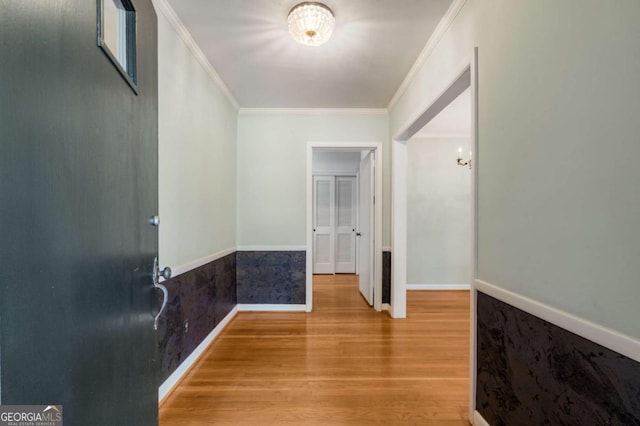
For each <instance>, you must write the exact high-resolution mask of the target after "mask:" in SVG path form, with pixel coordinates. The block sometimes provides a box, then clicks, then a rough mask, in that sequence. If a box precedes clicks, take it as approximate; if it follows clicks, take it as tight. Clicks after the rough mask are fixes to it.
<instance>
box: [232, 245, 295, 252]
mask: <svg viewBox="0 0 640 426" xmlns="http://www.w3.org/2000/svg"><path fill="white" fill-rule="evenodd" d="M306 250H307V246H302V245H300V246H238V251H306Z"/></svg>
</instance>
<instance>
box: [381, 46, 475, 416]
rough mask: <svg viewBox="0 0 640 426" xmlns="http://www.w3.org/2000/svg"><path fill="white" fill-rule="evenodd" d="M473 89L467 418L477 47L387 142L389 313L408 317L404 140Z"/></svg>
mask: <svg viewBox="0 0 640 426" xmlns="http://www.w3.org/2000/svg"><path fill="white" fill-rule="evenodd" d="M469 87H470V88H471V89H470V90H471V151H472V158H473V168H472V173H471V183H470V184H471V235H470V238H471V253H470V257H471V276H470V277H469V281H470V282H469V286H470V299H471V300H470V302H471V303H470V312H469V316H470V327H471V330H470V333H469V334H470V346H469V351H470V358H469V359H470V365H469V370H470V371H469V373H470V374H469V379H470V380H469V419H473V414H474V411H475V408H476V407H475V400H476V362H477V359H476V354H477V351H476V349H477V348H476V342H477V339H476V332H477V327H476V302H477V291H476V284H475V283H476V279H477V277H478V266H477V265H478V262H477V260H478V231H477V230H478V181H479V179H478V178H479V174H478V171H479V166H480V162H479V160H480V155H479V154H480V153H479V143H478V141H479V132H478V48H477V47H474V49H473V51H472V53H471V54H470V55H469V56H468V57H467V58H466V59H465V60H464V61H462V63H461V65H460V66H459V67H456V68H455V75H453V76H452V78H451V79H450V80H449V81H448V82H447V83H446V84H445V85H444V86H442V89H441V90H439V91H438V92H436V93H437V96H435V97H434V98H432V99H430V100H429V101H428V102H427V103H426V104H425V105H424V106H423V107H421V108H419V109H418V110H417V112H416V114H414V115H412V116H411V117H412V118H411V119H410V120H408V122H407V123H406V124H405V125H404V126H402V127H401V128H400V129H399V131H398V132H397V133H396V134H395V135H394V136H393V139H392V141H391V152H392V158H391V160H392V165H391V182H392V189H391V194H392V202H391V229H392V236H391V239H392V250H393V257H392V267H391V274H392V275H391V305H390V308H389V314H390V315H391V317H393V318H406V316H407V225H406V218H407V142H408V141H409V139H411V137H413V136H414V135H415V134H416V133H417V132H418V131H419V130H420V129H421V128H422V127H424V125H425V124H427V123H428V122H429V121H431V119H433V118H434V117H435V116H437V115H438V114H439V113H440V112H441V111H442V110H443V109H444V108H446V107H447V106H448V105H449V104H450V103H451V102H452V101H453V100H454V99H455V98H457V97H458V95H460V94H461V93H462V92H463V91H464V90H466V89H467V88H469Z"/></svg>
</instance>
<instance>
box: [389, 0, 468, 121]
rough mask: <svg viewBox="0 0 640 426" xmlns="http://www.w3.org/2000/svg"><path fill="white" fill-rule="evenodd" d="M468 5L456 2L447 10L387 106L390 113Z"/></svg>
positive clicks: (465, 1)
mask: <svg viewBox="0 0 640 426" xmlns="http://www.w3.org/2000/svg"><path fill="white" fill-rule="evenodd" d="M466 3H467V0H454V1H453V3H451V6H449V9H447V12H446V13H445V14H444V16H443V17H442V19H441V20H440V22H439V23H438V25H437V26H436V28H435V30H433V33H432V34H431V37H429V40H428V41H427V44H425V46H424V48H423V49H422V52H420V55H418V57H417V58H416V61H415V62H414V63H413V65H412V66H411V69H410V70H409V72H408V73H407V75H406V77H405V78H404V80H403V81H402V84H401V85H400V87H398V90H396V93H395V94H394V95H393V98H391V101H389V104H388V105H387V110H388V111H391V110H392V109H393V107H394V106H395V105H396V103H397V102H398V101H399V100H400V98H401V97H402V95H404V93H405V92H406V91H407V88H408V87H409V85H410V84H411V83H412V82H413V79H414V78H415V77H416V74H417V72H418V70H419V69H420V68H421V67H422V65H423V64H424V63H425V61H426V60H427V58H428V57H429V56H431V54H432V53H433V51H434V50H435V49H436V47H437V46H438V43H440V40H442V37H443V36H444V35H445V33H446V32H447V31H448V30H449V27H451V24H453V21H454V20H455V19H456V17H457V16H458V13H460V10H462V7H463V6H464V5H465V4H466Z"/></svg>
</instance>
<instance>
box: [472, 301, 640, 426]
mask: <svg viewBox="0 0 640 426" xmlns="http://www.w3.org/2000/svg"><path fill="white" fill-rule="evenodd" d="M477 373H478V381H477V395H476V407H477V410H478V411H479V412H480V414H482V416H483V417H484V419H485V420H486V421H487V422H488V423H489V424H490V425H492V426H501V425H543V424H548V425H590V426H596V425H625V426H630V425H640V363H638V362H636V361H634V360H632V359H629V358H627V357H625V356H623V355H620V354H618V353H616V352H613V351H611V350H609V349H607V348H605V347H603V346H600V345H598V344H596V343H593V342H591V341H589V340H587V339H584V338H582V337H580V336H577V335H575V334H573V333H571V332H568V331H566V330H564V329H562V328H560V327H557V326H555V325H553V324H550V323H548V322H546V321H543V320H541V319H539V318H537V317H535V316H533V315H531V314H528V313H526V312H524V311H521V310H519V309H517V308H514V307H513V306H510V305H508V304H506V303H504V302H501V301H499V300H497V299H494V298H492V297H490V296H487V295H486V294H483V293H480V292H479V293H478V367H477Z"/></svg>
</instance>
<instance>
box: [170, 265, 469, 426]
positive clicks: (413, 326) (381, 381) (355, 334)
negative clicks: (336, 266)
mask: <svg viewBox="0 0 640 426" xmlns="http://www.w3.org/2000/svg"><path fill="white" fill-rule="evenodd" d="M313 287H314V311H313V313H311V314H306V313H250V312H241V313H239V314H238V315H237V316H236V318H235V319H234V320H233V321H232V322H231V323H230V324H229V325H228V326H227V328H226V329H225V330H224V331H223V333H222V334H221V335H220V336H219V337H218V338H217V339H216V340H215V342H214V343H213V344H212V345H211V346H210V347H209V349H208V350H207V351H206V352H205V354H204V355H203V356H202V358H201V360H200V361H199V362H198V364H197V365H196V366H195V367H194V368H193V369H191V371H190V372H189V373H188V375H187V376H186V377H185V379H184V380H183V381H182V382H181V383H180V385H179V386H178V387H177V388H176V389H175V391H174V392H173V393H172V394H171V395H170V396H169V397H168V398H167V399H166V400H165V402H164V404H163V405H162V407H161V408H160V425H161V426H174V425H176V426H177V425H180V426H191V425H213V424H215V425H377V424H380V425H382V424H384V425H438V426H447V425H456V426H459V425H468V424H469V422H468V415H467V411H468V391H469V293H468V292H466V291H455V292H454V291H452V292H447V291H442V292H425V291H423V292H416V291H412V292H409V294H408V295H407V312H408V318H407V319H405V320H392V319H391V318H389V316H388V315H387V314H386V313H378V312H375V311H374V310H373V309H372V308H370V307H368V306H367V304H366V302H365V301H364V299H363V298H362V297H361V296H360V294H359V292H358V290H357V287H358V286H357V277H355V276H353V275H337V276H330V275H324V276H322V275H321V276H316V277H315V278H314V285H313Z"/></svg>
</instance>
